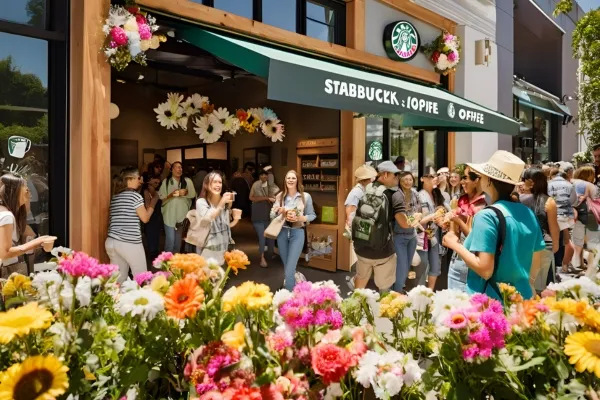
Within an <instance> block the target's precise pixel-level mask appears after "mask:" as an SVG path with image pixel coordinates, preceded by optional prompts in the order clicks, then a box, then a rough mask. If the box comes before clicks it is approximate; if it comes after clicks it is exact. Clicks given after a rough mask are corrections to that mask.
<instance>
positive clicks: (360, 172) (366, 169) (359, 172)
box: [354, 165, 377, 181]
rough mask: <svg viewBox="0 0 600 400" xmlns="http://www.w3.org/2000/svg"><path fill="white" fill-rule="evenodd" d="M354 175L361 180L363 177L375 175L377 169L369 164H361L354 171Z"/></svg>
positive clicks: (369, 177) (367, 177)
mask: <svg viewBox="0 0 600 400" xmlns="http://www.w3.org/2000/svg"><path fill="white" fill-rule="evenodd" d="M354 176H355V177H356V179H358V180H359V181H362V180H363V179H373V178H375V177H376V176H377V171H376V170H375V168H373V167H371V166H370V165H361V166H360V167H358V168H356V171H354Z"/></svg>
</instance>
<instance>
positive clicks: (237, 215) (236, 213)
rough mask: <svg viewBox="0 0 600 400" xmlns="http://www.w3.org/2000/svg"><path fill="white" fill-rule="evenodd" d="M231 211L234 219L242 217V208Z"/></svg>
mask: <svg viewBox="0 0 600 400" xmlns="http://www.w3.org/2000/svg"><path fill="white" fill-rule="evenodd" d="M231 213H232V215H233V219H240V218H242V210H240V209H239V208H234V209H232V210H231Z"/></svg>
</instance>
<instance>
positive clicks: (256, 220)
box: [250, 170, 275, 268]
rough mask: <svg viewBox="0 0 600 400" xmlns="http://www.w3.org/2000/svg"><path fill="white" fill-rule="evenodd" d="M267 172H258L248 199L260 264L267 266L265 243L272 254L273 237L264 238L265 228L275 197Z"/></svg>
mask: <svg viewBox="0 0 600 400" xmlns="http://www.w3.org/2000/svg"><path fill="white" fill-rule="evenodd" d="M268 178H269V173H268V172H267V171H265V170H261V171H260V172H259V173H258V180H257V181H256V182H254V183H253V184H252V188H251V189H250V201H251V202H252V215H251V219H252V225H253V226H254V229H255V230H256V234H257V235H258V254H260V266H261V267H263V268H267V266H268V264H267V260H266V258H265V245H267V244H268V246H269V255H270V256H272V255H273V253H274V248H275V241H274V240H273V239H267V238H265V229H267V227H268V226H269V223H270V222H271V220H270V218H269V213H270V211H271V205H272V204H273V203H274V202H275V197H274V196H273V195H272V194H271V193H272V192H271V187H270V185H269V182H268Z"/></svg>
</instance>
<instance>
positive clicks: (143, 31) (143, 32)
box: [138, 22, 152, 40]
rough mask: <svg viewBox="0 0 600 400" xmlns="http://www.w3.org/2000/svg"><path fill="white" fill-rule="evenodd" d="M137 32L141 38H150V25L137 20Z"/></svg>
mask: <svg viewBox="0 0 600 400" xmlns="http://www.w3.org/2000/svg"><path fill="white" fill-rule="evenodd" d="M138 32H139V34H140V39H141V40H150V39H152V30H150V27H149V26H148V24H140V23H139V22H138Z"/></svg>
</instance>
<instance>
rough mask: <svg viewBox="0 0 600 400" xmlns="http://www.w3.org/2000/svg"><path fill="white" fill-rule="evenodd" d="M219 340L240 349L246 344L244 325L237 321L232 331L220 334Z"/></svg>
mask: <svg viewBox="0 0 600 400" xmlns="http://www.w3.org/2000/svg"><path fill="white" fill-rule="evenodd" d="M221 340H222V341H223V343H225V344H226V345H227V346H229V347H231V348H232V349H236V350H239V351H242V349H243V348H244V347H245V346H246V327H245V326H244V324H243V323H241V322H238V323H237V324H235V326H234V327H233V330H232V331H229V332H225V333H224V334H223V336H221Z"/></svg>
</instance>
